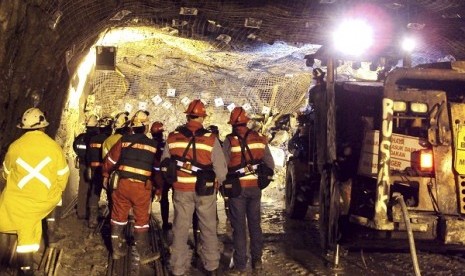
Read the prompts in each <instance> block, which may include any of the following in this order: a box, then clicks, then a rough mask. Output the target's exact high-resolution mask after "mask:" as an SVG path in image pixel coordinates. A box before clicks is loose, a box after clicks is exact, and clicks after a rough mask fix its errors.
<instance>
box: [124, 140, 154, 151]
mask: <svg viewBox="0 0 465 276" xmlns="http://www.w3.org/2000/svg"><path fill="white" fill-rule="evenodd" d="M131 144H132V143H129V142H125V143H123V148H127V147H129V146H130V147H131V148H135V149H140V150H147V151H150V152H153V153H155V152H156V151H157V149H156V148H155V147H152V146H149V145H144V144H138V143H136V144H132V145H131Z"/></svg>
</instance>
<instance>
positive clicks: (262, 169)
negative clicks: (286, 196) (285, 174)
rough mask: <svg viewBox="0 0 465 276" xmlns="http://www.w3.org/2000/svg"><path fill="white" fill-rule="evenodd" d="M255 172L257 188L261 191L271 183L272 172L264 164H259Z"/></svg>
mask: <svg viewBox="0 0 465 276" xmlns="http://www.w3.org/2000/svg"><path fill="white" fill-rule="evenodd" d="M256 172H257V176H258V187H259V188H260V189H261V190H263V189H265V188H266V187H268V185H270V183H271V181H273V174H274V171H273V170H272V169H270V168H269V167H268V166H267V165H265V163H260V164H258V166H257V170H256Z"/></svg>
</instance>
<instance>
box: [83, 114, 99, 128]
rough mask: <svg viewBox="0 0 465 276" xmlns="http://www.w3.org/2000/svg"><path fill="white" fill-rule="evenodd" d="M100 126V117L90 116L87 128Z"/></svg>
mask: <svg viewBox="0 0 465 276" xmlns="http://www.w3.org/2000/svg"><path fill="white" fill-rule="evenodd" d="M97 126H98V116H97V115H95V114H91V115H89V117H87V120H86V127H97Z"/></svg>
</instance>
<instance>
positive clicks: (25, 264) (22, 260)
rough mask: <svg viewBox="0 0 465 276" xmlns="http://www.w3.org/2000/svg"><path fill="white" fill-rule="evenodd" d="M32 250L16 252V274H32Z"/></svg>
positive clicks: (25, 275)
mask: <svg viewBox="0 0 465 276" xmlns="http://www.w3.org/2000/svg"><path fill="white" fill-rule="evenodd" d="M33 254H34V253H33V252H27V253H18V265H19V271H18V274H19V275H21V276H33V275H34V259H33Z"/></svg>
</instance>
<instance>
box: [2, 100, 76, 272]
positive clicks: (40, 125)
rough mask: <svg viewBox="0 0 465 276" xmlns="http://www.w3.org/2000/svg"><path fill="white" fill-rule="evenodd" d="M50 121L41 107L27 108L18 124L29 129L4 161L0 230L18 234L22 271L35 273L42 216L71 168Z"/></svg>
mask: <svg viewBox="0 0 465 276" xmlns="http://www.w3.org/2000/svg"><path fill="white" fill-rule="evenodd" d="M48 125H49V123H48V121H47V119H46V118H45V115H44V113H43V112H42V111H40V110H39V109H38V108H30V109H28V110H26V112H24V114H23V117H22V119H21V122H20V123H19V124H18V128H20V129H24V130H26V133H24V134H23V135H22V136H21V137H19V138H18V139H17V140H16V141H14V142H13V143H12V144H11V145H10V146H9V148H8V151H7V153H6V156H5V160H4V162H3V169H4V172H3V177H4V178H5V179H6V187H5V189H4V190H3V193H2V194H1V195H0V218H1V219H0V232H1V233H10V234H16V235H18V243H17V246H16V253H17V254H18V259H19V264H20V274H22V275H32V274H33V269H34V268H33V265H34V262H33V254H34V253H35V252H37V251H38V250H39V247H40V241H41V238H42V219H44V218H45V217H46V216H47V215H48V214H49V213H50V212H52V210H53V209H54V208H55V206H57V204H58V203H59V202H61V197H62V193H63V191H64V190H65V187H66V184H67V182H68V176H69V168H68V163H67V161H66V159H65V155H64V153H63V150H62V148H61V147H60V145H58V143H57V142H55V141H54V140H53V139H51V138H50V137H49V136H48V135H47V134H45V127H47V126H48Z"/></svg>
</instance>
